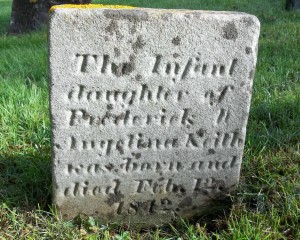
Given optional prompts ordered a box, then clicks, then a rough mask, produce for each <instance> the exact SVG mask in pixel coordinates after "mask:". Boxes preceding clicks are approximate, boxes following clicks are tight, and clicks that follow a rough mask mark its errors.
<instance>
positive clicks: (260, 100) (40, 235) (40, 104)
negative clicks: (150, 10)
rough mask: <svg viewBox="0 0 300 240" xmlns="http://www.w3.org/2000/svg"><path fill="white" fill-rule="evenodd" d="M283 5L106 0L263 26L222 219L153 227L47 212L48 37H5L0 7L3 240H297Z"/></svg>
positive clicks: (298, 158)
mask: <svg viewBox="0 0 300 240" xmlns="http://www.w3.org/2000/svg"><path fill="white" fill-rule="evenodd" d="M284 2H285V1H284V0H227V1H225V0H186V1H183V0H177V1H176V0H161V1H154V0H151V1H149V0H140V1H138V0H126V1H125V0H122V1H121V0H119V1H113V0H106V1H101V3H110V4H127V5H133V6H142V7H156V8H189V9H204V10H208V9H209V10H228V11H243V12H247V13H251V14H254V15H256V16H258V18H259V19H260V21H261V36H260V42H259V56H258V64H257V71H256V75H255V80H254V89H253V97H252V105H251V111H250V119H249V123H248V130H247V139H246V146H245V154H244V160H243V164H242V173H241V180H240V185H239V187H238V189H237V190H236V191H235V192H234V193H232V194H231V201H232V207H231V208H230V209H229V210H227V211H225V212H224V213H219V214H215V215H209V216H204V217H201V218H195V219H192V220H189V221H183V220H178V222H177V223H174V225H170V226H166V227H162V228H159V229H140V230H139V231H137V230H133V229H131V228H130V227H129V226H126V225H124V226H113V225H100V224H98V222H97V221H96V220H95V219H93V218H84V217H79V218H77V219H75V220H73V221H68V222H66V221H62V220H61V219H60V218H59V217H58V214H57V212H56V211H55V208H54V207H53V206H52V205H51V149H50V121H49V111H48V89H47V78H48V77H47V33H46V31H45V30H41V31H39V32H35V33H32V34H26V35H21V36H10V35H8V34H6V30H7V28H8V24H9V17H10V11H11V10H10V7H11V1H5V0H0V5H1V7H0V239H22V238H23V239H25V238H26V239H27V238H28V239H130V238H133V239H177V238H179V237H180V238H181V239H300V61H299V59H300V12H299V11H298V12H286V11H284Z"/></svg>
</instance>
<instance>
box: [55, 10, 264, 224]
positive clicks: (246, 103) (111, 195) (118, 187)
mask: <svg viewBox="0 0 300 240" xmlns="http://www.w3.org/2000/svg"><path fill="white" fill-rule="evenodd" d="M259 26H260V24H259V21H258V20H257V18H256V17H254V16H251V15H248V14H244V13H231V12H208V11H191V10H162V9H141V8H132V9H131V8H118V7H115V8H110V7H109V6H108V7H97V6H94V5H91V6H90V7H85V8H84V9H80V8H76V7H72V6H71V7H69V8H63V7H57V8H54V9H52V11H51V18H50V33H49V43H50V49H49V54H50V59H49V62H50V102H51V121H52V147H53V181H54V182H53V188H54V189H53V196H54V203H55V204H56V205H57V206H58V208H59V210H60V211H61V213H62V214H63V216H64V217H65V218H66V219H70V218H73V217H75V216H77V215H78V214H86V215H90V216H94V217H97V218H100V219H101V220H102V221H103V222H127V223H131V224H141V225H152V224H163V223H165V222H170V221H172V220H173V219H175V218H177V217H179V216H180V217H189V216H194V215H198V214H203V213H204V212H206V211H209V210H212V209H214V208H213V206H218V205H220V204H221V203H222V199H223V198H224V197H225V196H226V194H227V193H228V192H230V191H231V190H233V189H234V187H235V186H236V184H237V183H238V180H239V174H240V167H241V162H242V155H243V148H244V142H245V134H246V124H247V119H248V113H249V107H250V99H251V91H252V90H251V89H252V80H253V76H254V71H255V64H256V56H257V43H258V36H259Z"/></svg>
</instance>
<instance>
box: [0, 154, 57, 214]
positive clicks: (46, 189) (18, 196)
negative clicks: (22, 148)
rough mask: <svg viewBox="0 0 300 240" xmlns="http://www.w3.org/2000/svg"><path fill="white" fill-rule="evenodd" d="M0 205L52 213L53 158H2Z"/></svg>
mask: <svg viewBox="0 0 300 240" xmlns="http://www.w3.org/2000/svg"><path fill="white" fill-rule="evenodd" d="M0 203H5V204H6V205H8V206H9V207H20V208H25V209H26V210H33V209H36V208H37V207H38V206H39V207H40V209H42V210H48V206H49V205H50V204H51V160H50V156H49V155H48V156H39V155H38V154H32V155H27V154H24V155H17V156H15V155H10V154H6V155H1V156H0Z"/></svg>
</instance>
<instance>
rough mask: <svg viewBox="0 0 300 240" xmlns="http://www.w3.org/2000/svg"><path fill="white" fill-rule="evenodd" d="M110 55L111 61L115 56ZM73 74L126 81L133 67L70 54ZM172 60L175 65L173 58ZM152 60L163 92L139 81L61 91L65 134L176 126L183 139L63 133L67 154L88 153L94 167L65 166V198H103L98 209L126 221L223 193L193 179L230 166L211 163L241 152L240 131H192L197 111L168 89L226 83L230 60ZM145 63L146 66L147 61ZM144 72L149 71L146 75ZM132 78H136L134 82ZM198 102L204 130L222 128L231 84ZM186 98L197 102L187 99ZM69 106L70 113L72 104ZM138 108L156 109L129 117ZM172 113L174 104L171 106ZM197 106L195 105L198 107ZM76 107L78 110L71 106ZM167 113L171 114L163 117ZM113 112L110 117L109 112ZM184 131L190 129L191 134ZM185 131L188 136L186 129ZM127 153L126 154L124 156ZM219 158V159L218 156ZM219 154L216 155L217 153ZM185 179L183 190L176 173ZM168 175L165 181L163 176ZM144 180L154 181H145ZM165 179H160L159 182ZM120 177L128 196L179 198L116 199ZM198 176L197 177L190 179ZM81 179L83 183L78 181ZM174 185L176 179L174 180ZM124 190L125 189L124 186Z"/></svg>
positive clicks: (232, 164) (183, 93)
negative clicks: (190, 154) (163, 154)
mask: <svg viewBox="0 0 300 240" xmlns="http://www.w3.org/2000/svg"><path fill="white" fill-rule="evenodd" d="M115 57H116V56H115ZM75 59H76V74H83V75H101V74H103V75H111V74H112V75H114V76H115V77H122V76H126V75H130V74H131V72H132V71H133V68H134V67H136V63H137V61H136V59H134V58H133V57H132V56H130V57H129V59H128V61H125V62H124V61H123V62H120V61H117V60H116V59H113V58H112V57H111V56H110V55H107V54H104V55H99V54H76V57H75ZM175 60H176V59H175ZM175 60H174V59H172V60H170V59H167V58H165V57H164V56H163V55H160V54H157V55H156V56H155V57H154V58H153V61H152V62H153V65H152V67H151V66H150V68H149V69H150V71H151V72H150V75H153V76H157V77H160V76H163V77H168V78H169V79H170V80H171V82H169V84H170V87H166V85H165V84H158V85H152V84H150V83H147V82H138V83H136V85H135V88H134V89H125V90H124V89H123V90H121V88H120V89H103V88H100V87H94V86H92V87H91V86H88V85H84V84H77V85H74V86H71V89H69V90H68V93H67V101H68V102H69V103H70V104H71V105H70V106H71V107H70V108H69V109H68V110H66V116H67V122H68V126H69V127H70V128H78V127H80V128H81V129H87V131H89V129H90V128H94V129H97V130H98V129H109V128H115V129H122V128H124V129H131V128H132V129H134V128H136V127H142V128H144V129H147V128H148V127H151V126H157V127H163V128H164V129H170V130H172V129H173V128H178V129H180V128H182V129H186V130H185V134H181V135H177V134H175V135H173V137H167V136H163V135H162V136H159V137H152V136H149V135H148V134H147V135H146V134H144V132H143V131H142V130H141V131H140V132H134V133H129V134H124V135H122V136H120V137H119V138H105V137H100V136H99V138H94V139H93V138H92V139H91V138H88V137H85V136H84V135H81V136H80V137H79V136H78V135H71V136H69V138H68V139H67V140H66V143H67V146H68V150H69V151H71V153H76V152H83V153H84V152H89V153H93V154H95V155H94V156H95V159H98V161H96V163H91V164H85V163H81V164H73V163H68V164H67V165H66V167H65V174H66V176H69V177H70V178H71V179H83V180H80V181H74V182H72V183H70V184H69V186H68V187H66V188H64V189H63V190H62V191H63V195H64V196H65V197H66V198H75V197H77V198H79V197H81V198H83V197H95V198H97V197H100V196H101V197H104V198H105V199H107V200H105V201H106V203H107V204H108V205H109V206H111V207H113V208H114V209H115V213H116V214H118V215H124V214H125V215H134V214H137V213H141V212H142V213H141V214H142V215H143V214H153V213H156V212H166V211H173V212H175V213H176V212H178V211H180V209H182V208H185V207H186V206H189V205H191V204H192V198H191V197H189V196H186V194H187V193H189V194H196V195H199V194H202V195H205V196H207V197H209V198H213V199H214V198H218V197H219V196H221V195H224V193H225V192H226V187H225V184H224V180H220V179H216V178H215V177H201V176H202V174H204V173H205V174H206V175H207V174H208V175H211V174H216V172H222V174H223V172H227V171H231V169H234V168H238V167H239V164H238V156H237V155H233V156H231V157H227V158H226V159H224V158H223V157H222V158H220V159H219V158H218V157H215V156H216V155H215V154H216V153H218V151H225V150H230V149H238V148H242V147H243V141H244V140H243V136H242V134H241V132H242V131H241V130H240V129H236V130H235V131H229V132H226V131H220V130H218V129H216V130H215V131H211V130H210V131H208V130H207V129H205V127H203V128H198V130H195V127H194V125H196V124H197V121H198V119H199V117H201V116H200V115H199V112H198V111H195V109H193V108H191V107H182V106H184V105H181V104H183V103H185V102H186V101H191V99H192V98H191V94H190V90H186V89H189V88H186V89H184V85H182V87H180V88H174V87H171V86H174V84H180V82H182V83H185V84H188V81H189V79H191V78H194V79H197V78H199V77H201V78H206V79H208V78H215V79H222V78H230V77H232V76H233V75H234V73H235V69H236V67H237V64H238V59H236V58H234V59H232V60H231V61H230V62H228V63H214V64H209V63H207V62H206V61H204V60H203V59H200V58H199V57H190V58H187V59H186V60H181V61H175ZM150 63H151V62H150ZM147 74H149V72H148V73H147ZM139 79H142V76H140V78H139ZM202 94H203V95H202V99H203V100H201V104H202V105H203V108H208V109H209V111H211V112H212V113H211V115H212V119H213V121H212V122H211V126H213V127H215V126H221V127H222V126H224V125H225V126H226V125H228V124H229V120H230V117H231V116H232V115H234V112H233V111H232V110H231V109H229V108H227V107H226V106H225V105H226V103H227V102H228V101H231V100H232V99H234V98H235V86H233V85H232V84H227V85H223V87H219V88H218V89H206V90H205V91H204V92H202ZM194 97H200V96H198V95H194ZM72 104H74V106H75V107H73V105H72ZM90 104H91V105H93V106H97V104H98V105H99V106H104V109H105V110H104V111H101V114H100V111H99V112H95V111H94V110H91V109H93V108H89V106H90ZM145 104H152V105H155V104H162V106H163V107H158V108H157V110H156V112H155V111H151V112H148V111H147V109H146V108H145V110H144V111H134V110H132V109H135V108H137V107H140V106H143V105H145ZM176 105H177V107H175V109H174V106H176ZM202 105H201V106H202ZM78 106H81V107H78ZM169 108H172V109H171V111H170V109H169ZM115 109H117V111H115ZM191 127H192V128H191ZM189 129H191V130H189ZM175 150H177V151H181V150H188V151H199V150H202V151H205V154H206V155H207V156H208V157H207V158H203V157H202V158H200V159H199V160H197V159H195V160H194V161H190V162H189V163H186V162H183V161H176V160H174V161H160V160H157V161H145V160H144V157H143V154H145V152H147V154H148V152H151V151H153V152H155V151H175ZM130 153H132V154H130ZM218 154H220V153H218ZM112 156H113V157H114V159H115V160H116V161H114V162H109V163H107V164H103V163H101V161H100V159H102V158H103V157H112ZM218 156H220V155H218ZM181 173H184V174H188V175H189V174H191V184H189V185H188V186H187V185H183V184H178V179H177V178H176V175H177V174H181ZM170 174H172V175H170ZM147 175H149V176H150V175H151V176H156V177H147ZM164 175H167V176H168V177H163V176H164ZM122 176H128V177H129V178H131V179H132V180H131V184H130V185H131V186H130V188H128V189H127V190H128V193H127V194H131V196H135V195H144V194H150V195H151V196H158V195H161V196H169V195H172V194H173V195H176V196H181V197H184V196H186V197H185V198H184V199H183V200H182V201H181V202H179V203H178V202H177V204H175V205H174V203H173V202H172V201H171V200H170V199H168V198H161V199H160V200H158V199H157V198H156V199H153V200H151V199H149V200H147V201H146V202H140V201H131V202H127V201H126V200H124V199H123V198H124V194H125V193H124V192H123V190H122V189H123V187H124V186H123V181H124V180H123V179H122ZM192 176H199V177H196V178H195V177H192ZM103 177H105V178H107V177H108V178H109V179H112V180H111V181H107V182H105V183H102V182H101V183H100V182H99V184H98V183H96V182H98V181H96V182H94V181H92V182H93V183H91V181H89V179H98V178H99V179H101V178H103ZM84 179H86V180H84ZM179 182H180V180H179ZM125 188H127V187H125Z"/></svg>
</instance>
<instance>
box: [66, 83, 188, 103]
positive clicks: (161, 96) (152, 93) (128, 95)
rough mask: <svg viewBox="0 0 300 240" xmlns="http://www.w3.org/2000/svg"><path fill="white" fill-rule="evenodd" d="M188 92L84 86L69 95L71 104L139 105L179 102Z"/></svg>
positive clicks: (162, 88)
mask: <svg viewBox="0 0 300 240" xmlns="http://www.w3.org/2000/svg"><path fill="white" fill-rule="evenodd" d="M187 95H189V92H187V91H183V90H178V91H174V90H170V89H168V88H164V87H162V86H158V87H155V88H153V87H152V88H151V87H149V86H148V85H147V84H142V85H139V87H138V89H137V90H128V91H121V90H107V91H103V90H95V89H87V87H86V86H84V85H78V86H75V87H74V88H73V89H72V90H71V91H70V92H69V93H68V99H69V100H70V101H71V102H73V101H74V102H82V103H83V102H85V101H87V102H100V103H106V104H127V105H132V104H133V103H135V104H139V102H149V101H150V102H168V101H169V102H181V101H182V100H183V98H186V97H187Z"/></svg>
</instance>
